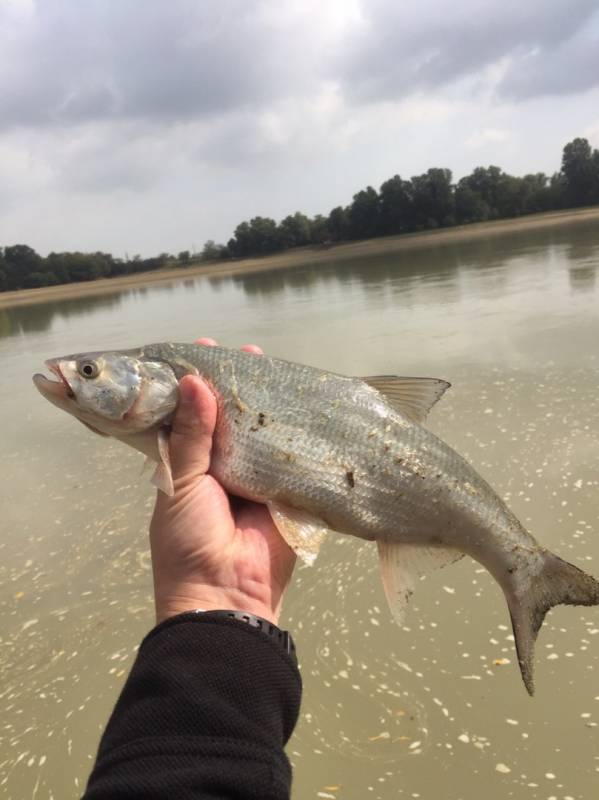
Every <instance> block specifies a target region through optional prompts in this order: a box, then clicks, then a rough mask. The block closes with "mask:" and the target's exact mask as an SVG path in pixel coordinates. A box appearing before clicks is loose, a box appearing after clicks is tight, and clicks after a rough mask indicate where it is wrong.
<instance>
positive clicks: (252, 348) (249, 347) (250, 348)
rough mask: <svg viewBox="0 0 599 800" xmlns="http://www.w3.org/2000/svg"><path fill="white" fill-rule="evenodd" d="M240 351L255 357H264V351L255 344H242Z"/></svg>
mask: <svg viewBox="0 0 599 800" xmlns="http://www.w3.org/2000/svg"><path fill="white" fill-rule="evenodd" d="M241 349H242V350H243V351H244V352H246V353H255V354H256V355H257V356H263V355H264V350H263V349H262V348H261V347H258V345H257V344H244V345H243V347H242V348H241Z"/></svg>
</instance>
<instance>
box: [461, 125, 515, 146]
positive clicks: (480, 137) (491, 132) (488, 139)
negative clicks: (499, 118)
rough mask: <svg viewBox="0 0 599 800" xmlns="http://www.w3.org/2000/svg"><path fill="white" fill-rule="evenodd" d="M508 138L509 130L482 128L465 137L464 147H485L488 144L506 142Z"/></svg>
mask: <svg viewBox="0 0 599 800" xmlns="http://www.w3.org/2000/svg"><path fill="white" fill-rule="evenodd" d="M509 138H510V132H509V131H505V130H501V129H499V128H484V129H483V130H477V131H475V132H474V133H473V134H472V135H471V136H469V137H468V138H467V139H466V147H470V148H472V149H474V150H476V149H478V148H480V147H486V146H487V145H489V144H499V143H501V142H506V141H507V140H508V139H509Z"/></svg>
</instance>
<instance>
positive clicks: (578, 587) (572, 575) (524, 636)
mask: <svg viewBox="0 0 599 800" xmlns="http://www.w3.org/2000/svg"><path fill="white" fill-rule="evenodd" d="M507 601H508V606H509V609H510V616H511V618H512V628H513V629H514V638H515V640H516V652H517V653H518V662H519V664H520V672H521V673H522V680H523V681H524V685H525V686H526V690H527V692H528V693H529V694H530V695H531V696H532V695H533V694H534V680H533V673H534V648H535V641H536V638H537V634H538V632H539V629H540V627H541V625H542V624H543V620H544V619H545V614H546V613H547V612H548V611H549V609H550V608H552V607H553V606H557V605H561V604H565V605H572V606H595V605H599V582H598V581H596V580H595V579H594V578H592V577H591V576H590V575H587V574H586V572H583V571H582V570H581V569H578V567H575V566H574V565H573V564H569V563H568V562H567V561H563V560H562V559H561V558H559V557H558V556H556V555H554V554H553V553H550V552H549V551H548V550H546V551H545V552H544V563H543V568H542V569H541V571H540V572H539V574H538V575H535V576H531V578H530V583H529V585H528V587H527V588H526V590H525V591H523V592H521V593H520V592H519V593H517V594H516V593H514V594H511V595H507Z"/></svg>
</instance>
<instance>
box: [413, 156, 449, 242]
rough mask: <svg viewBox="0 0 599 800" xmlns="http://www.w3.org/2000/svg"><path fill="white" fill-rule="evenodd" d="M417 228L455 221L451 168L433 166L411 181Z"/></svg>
mask: <svg viewBox="0 0 599 800" xmlns="http://www.w3.org/2000/svg"><path fill="white" fill-rule="evenodd" d="M411 184H412V186H411V189H412V199H413V206H412V207H413V214H414V222H415V226H416V227H417V228H437V227H439V226H442V225H452V224H453V223H454V222H455V208H454V202H453V189H452V185H451V170H449V169H439V168H437V167H433V168H432V169H429V170H427V171H426V172H425V173H424V174H423V175H416V176H414V177H413V178H412V181H411Z"/></svg>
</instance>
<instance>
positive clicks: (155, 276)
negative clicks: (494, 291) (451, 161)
mask: <svg viewBox="0 0 599 800" xmlns="http://www.w3.org/2000/svg"><path fill="white" fill-rule="evenodd" d="M589 221H597V222H598V223H599V207H597V206H594V207H591V208H582V209H576V210H570V211H547V212H544V213H542V214H531V215H528V216H524V217H512V218H510V219H502V220H494V221H492V222H473V223H470V224H468V225H460V226H456V227H454V228H438V229H435V230H430V231H420V232H418V233H404V234H398V235H395V236H384V237H379V238H377V239H365V240H361V241H354V242H342V243H339V244H333V245H330V246H322V245H311V246H308V247H300V248H295V249H293V250H288V251H286V252H284V253H277V254H274V255H271V256H263V257H261V258H246V259H243V260H240V261H212V262H208V263H203V264H202V263H198V264H196V265H194V266H191V267H179V268H176V269H160V270H155V271H153V272H140V273H137V274H133V275H123V276H120V277H118V278H100V279H99V280H95V281H83V282H80V283H63V284H59V285H58V286H44V287H40V288H38V289H18V290H16V291H12V292H0V309H2V308H12V307H15V306H25V305H35V304H40V303H49V302H52V301H53V300H68V299H70V298H73V299H76V298H78V297H89V296H92V295H102V294H110V293H113V292H119V291H125V290H127V289H135V288H139V287H142V286H151V285H152V284H156V285H161V284H168V283H176V282H179V281H181V280H185V279H189V278H196V277H214V276H218V277H223V278H226V277H228V276H231V275H239V274H246V273H248V274H249V273H257V272H270V271H274V270H279V269H289V268H291V267H297V266H301V265H303V264H311V265H314V264H318V263H326V262H331V261H339V260H341V259H347V260H350V259H353V258H359V257H361V256H362V257H363V256H376V255H384V254H385V253H389V254H391V253H399V252H404V251H409V250H415V249H420V248H426V247H431V246H435V245H444V244H451V243H454V242H455V243H457V242H465V241H468V240H470V239H478V238H484V237H486V236H497V235H501V234H506V233H516V232H519V231H529V230H537V229H540V228H548V227H552V226H556V225H566V224H568V223H575V222H589Z"/></svg>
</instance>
